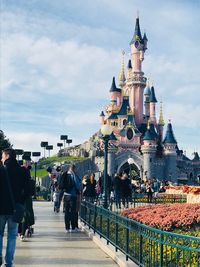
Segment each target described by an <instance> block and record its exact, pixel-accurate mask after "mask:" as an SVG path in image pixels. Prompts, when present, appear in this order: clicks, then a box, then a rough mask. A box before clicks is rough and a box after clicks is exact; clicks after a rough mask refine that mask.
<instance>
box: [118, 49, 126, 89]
mask: <svg viewBox="0 0 200 267" xmlns="http://www.w3.org/2000/svg"><path fill="white" fill-rule="evenodd" d="M124 55H125V52H124V50H122V64H121V70H120V74H119V83H120V85H121V84H123V83H124V82H125V80H126V78H125V73H124Z"/></svg>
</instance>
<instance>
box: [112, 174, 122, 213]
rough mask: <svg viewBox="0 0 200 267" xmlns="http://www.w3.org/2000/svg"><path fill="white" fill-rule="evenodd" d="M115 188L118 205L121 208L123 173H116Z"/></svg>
mask: <svg viewBox="0 0 200 267" xmlns="http://www.w3.org/2000/svg"><path fill="white" fill-rule="evenodd" d="M113 189H114V197H115V203H116V207H117V208H119V209H121V174H118V173H116V174H115V176H114V179H113Z"/></svg>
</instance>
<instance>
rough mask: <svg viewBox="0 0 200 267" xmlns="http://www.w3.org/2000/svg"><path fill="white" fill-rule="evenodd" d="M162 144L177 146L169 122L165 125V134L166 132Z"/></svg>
mask: <svg viewBox="0 0 200 267" xmlns="http://www.w3.org/2000/svg"><path fill="white" fill-rule="evenodd" d="M163 143H164V144H177V141H176V139H175V137H174V133H173V130H172V124H171V122H169V123H168V125H167V132H166V135H165V138H164V140H163Z"/></svg>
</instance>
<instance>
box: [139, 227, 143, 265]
mask: <svg viewBox="0 0 200 267" xmlns="http://www.w3.org/2000/svg"><path fill="white" fill-rule="evenodd" d="M139 233H140V243H139V266H142V249H143V244H142V243H143V236H142V231H141V226H140V227H139Z"/></svg>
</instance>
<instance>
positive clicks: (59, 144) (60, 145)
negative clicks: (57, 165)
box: [57, 143, 63, 151]
mask: <svg viewBox="0 0 200 267" xmlns="http://www.w3.org/2000/svg"><path fill="white" fill-rule="evenodd" d="M62 146H63V143H57V147H59V148H60V149H59V151H60V150H61V147H62Z"/></svg>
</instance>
